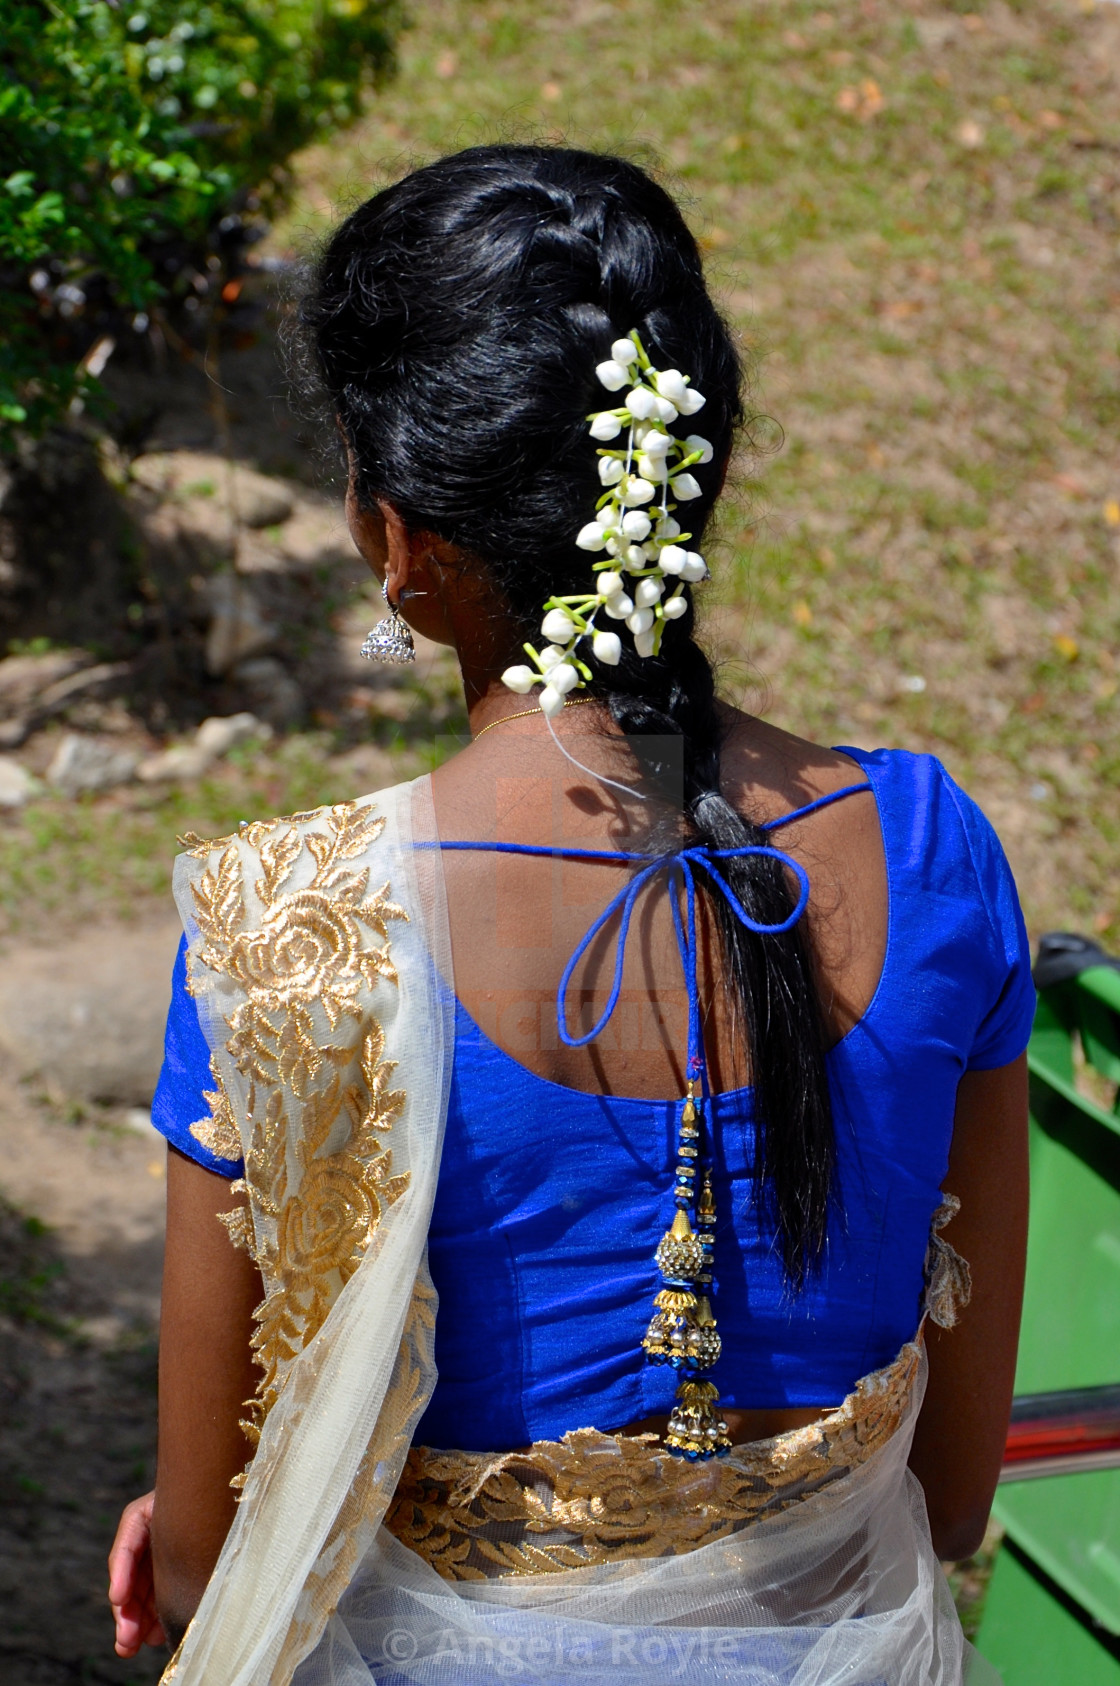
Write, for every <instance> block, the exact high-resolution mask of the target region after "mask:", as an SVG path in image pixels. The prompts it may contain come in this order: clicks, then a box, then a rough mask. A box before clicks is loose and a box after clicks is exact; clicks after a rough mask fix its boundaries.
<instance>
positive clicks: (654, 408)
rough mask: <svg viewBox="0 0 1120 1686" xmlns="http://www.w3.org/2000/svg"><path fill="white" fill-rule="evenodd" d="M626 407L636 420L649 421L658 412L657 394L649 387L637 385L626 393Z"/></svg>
mask: <svg viewBox="0 0 1120 1686" xmlns="http://www.w3.org/2000/svg"><path fill="white" fill-rule="evenodd" d="M626 408H627V409H628V410H629V412H630V414H631V415H632V416H633V417H634V419H635V420H636V421H649V419H650V417H651V416H656V415H657V414H658V403H657V394H656V393H655V392H650V391H649V389H648V388H647V387H644V386H636V387H634V388H633V390H632V391H630V392H628V393H627V394H626Z"/></svg>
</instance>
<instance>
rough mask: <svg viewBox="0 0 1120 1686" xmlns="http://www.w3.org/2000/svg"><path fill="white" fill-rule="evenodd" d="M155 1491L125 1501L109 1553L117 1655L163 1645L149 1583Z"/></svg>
mask: <svg viewBox="0 0 1120 1686" xmlns="http://www.w3.org/2000/svg"><path fill="white" fill-rule="evenodd" d="M154 1498H155V1494H154V1493H145V1494H144V1497H143V1498H142V1499H133V1501H132V1503H131V1504H130V1505H125V1507H124V1510H123V1511H122V1513H121V1519H120V1522H119V1523H118V1525H117V1537H116V1539H115V1540H114V1541H113V1547H112V1550H111V1551H110V1553H109V1603H110V1605H111V1606H112V1610H113V1620H114V1621H115V1622H116V1624H117V1643H116V1652H117V1656H118V1657H134V1656H135V1655H136V1653H137V1651H139V1649H140V1647H141V1646H142V1645H166V1644H167V1635H166V1634H165V1633H164V1631H163V1623H162V1622H161V1621H160V1619H159V1614H158V1612H157V1610H156V1604H155V1593H154V1590H153V1583H152V1501H153V1500H154Z"/></svg>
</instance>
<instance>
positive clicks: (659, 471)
mask: <svg viewBox="0 0 1120 1686" xmlns="http://www.w3.org/2000/svg"><path fill="white" fill-rule="evenodd" d="M636 466H637V470H638V473H639V474H640V475H641V476H642V477H643V479H646V480H652V481H653V482H654V483H655V484H656V483H660V482H661V481H662V480H667V479H668V478H669V468H668V465H667V463H666V461H665V458H664V457H651V456H647V455H646V453H645V451H640V452H639V453H638V461H637V465H636Z"/></svg>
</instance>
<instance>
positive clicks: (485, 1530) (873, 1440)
mask: <svg viewBox="0 0 1120 1686" xmlns="http://www.w3.org/2000/svg"><path fill="white" fill-rule="evenodd" d="M919 1363H920V1347H919V1345H918V1344H917V1343H916V1342H911V1343H910V1344H909V1345H907V1346H905V1347H903V1349H902V1351H901V1352H900V1354H899V1356H898V1357H897V1358H896V1359H895V1361H894V1362H893V1364H890V1365H888V1366H887V1367H886V1368H885V1369H882V1370H876V1371H874V1372H873V1373H872V1374H871V1375H869V1376H864V1377H863V1379H862V1380H861V1381H859V1382H858V1383H857V1384H856V1387H855V1390H854V1391H853V1392H852V1393H850V1394H849V1395H848V1397H847V1399H845V1400H844V1402H843V1404H842V1405H840V1406H838V1407H837V1409H836V1410H835V1411H833V1412H831V1413H830V1414H829V1415H828V1416H827V1417H824V1418H822V1419H821V1421H820V1422H818V1423H811V1424H810V1425H809V1426H808V1427H805V1428H799V1429H794V1430H792V1431H791V1432H790V1433H788V1434H781V1435H778V1436H777V1437H776V1438H774V1439H772V1440H760V1441H755V1442H753V1443H752V1444H750V1445H745V1446H736V1447H734V1448H733V1450H732V1451H731V1452H730V1453H729V1454H728V1456H727V1457H725V1458H718V1459H717V1458H714V1459H711V1460H710V1461H709V1462H706V1463H700V1462H697V1463H689V1462H688V1461H687V1460H685V1459H681V1458H675V1457H672V1456H670V1454H669V1453H668V1452H666V1451H665V1449H664V1447H663V1446H662V1445H661V1444H660V1442H659V1441H658V1440H657V1437H656V1435H652V1434H641V1435H622V1434H600V1433H599V1432H598V1431H597V1430H596V1429H590V1428H582V1429H577V1430H576V1431H575V1432H574V1433H572V1434H566V1435H565V1436H564V1438H563V1440H560V1441H538V1442H537V1443H536V1444H535V1445H533V1446H530V1447H529V1449H528V1450H527V1451H524V1452H506V1453H504V1454H502V1455H500V1456H498V1457H495V1456H493V1455H492V1454H489V1453H485V1452H454V1451H447V1452H441V1451H434V1450H432V1449H431V1448H429V1447H425V1446H414V1447H413V1449H412V1451H411V1452H410V1454H409V1457H408V1461H407V1463H406V1464H405V1467H404V1473H403V1475H402V1477H401V1481H400V1485H399V1486H398V1488H397V1492H396V1496H395V1497H394V1499H393V1503H392V1504H391V1506H390V1507H389V1511H388V1513H387V1515H386V1518H385V1526H386V1527H387V1528H388V1529H389V1531H390V1532H391V1533H392V1534H394V1535H395V1536H396V1538H397V1539H398V1540H400V1541H401V1543H402V1544H403V1545H406V1546H408V1547H409V1548H410V1549H411V1550H412V1551H415V1552H416V1553H417V1554H418V1555H419V1556H420V1557H422V1558H423V1559H424V1560H425V1562H426V1563H429V1564H430V1565H431V1566H432V1568H433V1569H435V1570H436V1571H437V1572H438V1573H439V1574H440V1575H442V1576H443V1578H444V1579H445V1580H449V1581H470V1580H486V1579H490V1578H491V1577H493V1576H495V1575H539V1574H542V1573H548V1572H550V1571H559V1570H565V1569H582V1568H587V1567H589V1566H591V1565H593V1564H599V1563H610V1562H614V1561H616V1560H617V1559H620V1558H631V1557H639V1558H649V1557H675V1556H678V1555H680V1554H681V1553H682V1552H686V1551H694V1550H696V1549H697V1548H698V1547H699V1546H704V1545H708V1544H710V1543H711V1542H712V1541H713V1540H719V1539H723V1538H724V1537H725V1536H726V1535H728V1534H733V1533H737V1532H739V1531H740V1530H741V1529H743V1528H748V1527H751V1526H753V1525H754V1524H755V1523H757V1522H760V1521H761V1520H762V1519H763V1518H765V1517H769V1516H774V1515H777V1514H779V1513H780V1512H782V1511H785V1510H788V1509H790V1507H791V1506H794V1505H797V1504H799V1503H801V1502H802V1501H803V1500H804V1499H806V1498H808V1497H810V1496H811V1495H812V1494H815V1493H819V1492H821V1491H822V1489H824V1488H826V1487H828V1486H830V1485H831V1484H832V1483H833V1482H834V1481H838V1480H839V1479H840V1478H841V1477H842V1476H844V1475H847V1474H848V1473H849V1472H850V1471H851V1470H853V1469H856V1468H858V1467H859V1466H860V1465H861V1464H863V1463H865V1462H866V1461H867V1459H868V1458H869V1457H871V1455H872V1454H873V1453H874V1452H875V1451H876V1450H877V1449H878V1448H879V1447H881V1446H883V1445H884V1444H885V1443H886V1442H887V1441H888V1440H889V1439H890V1438H891V1436H892V1435H893V1434H894V1433H895V1432H896V1430H897V1429H898V1427H899V1424H900V1422H901V1421H902V1417H903V1414H904V1412H905V1410H906V1407H907V1404H908V1402H909V1400H910V1397H911V1394H912V1391H913V1388H914V1385H915V1381H916V1378H917V1375H918V1368H919Z"/></svg>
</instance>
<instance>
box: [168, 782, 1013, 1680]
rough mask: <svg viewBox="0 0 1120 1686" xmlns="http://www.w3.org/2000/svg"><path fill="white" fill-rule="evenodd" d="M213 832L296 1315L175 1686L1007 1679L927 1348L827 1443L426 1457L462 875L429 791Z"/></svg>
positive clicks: (288, 1325) (280, 1253)
mask: <svg viewBox="0 0 1120 1686" xmlns="http://www.w3.org/2000/svg"><path fill="white" fill-rule="evenodd" d="M187 841H188V842H189V844H190V847H189V849H188V852H187V853H186V854H185V855H184V856H182V857H180V859H179V861H178V863H177V867H176V876H175V889H176V898H177V901H178V904H179V907H180V911H181V914H182V916H183V921H184V925H185V928H186V930H187V933H188V942H189V976H190V987H191V990H192V993H193V994H194V995H195V997H196V999H197V1001H198V1005H199V1016H200V1021H201V1023H202V1026H203V1029H204V1032H205V1034H206V1036H207V1040H208V1042H209V1045H210V1047H211V1050H212V1069H213V1073H214V1079H215V1088H214V1091H213V1093H212V1095H211V1096H210V1101H211V1107H212V1113H213V1116H212V1118H211V1119H210V1120H208V1121H207V1122H206V1123H204V1124H200V1125H198V1126H196V1127H195V1129H196V1133H198V1134H199V1136H200V1139H202V1140H204V1141H205V1142H206V1145H208V1146H210V1147H212V1149H213V1151H215V1152H217V1153H219V1154H220V1155H221V1156H223V1157H231V1158H236V1157H244V1160H245V1175H244V1179H243V1181H242V1184H241V1185H240V1186H241V1188H242V1191H243V1193H244V1196H245V1207H244V1209H243V1211H241V1212H239V1213H238V1214H236V1215H235V1216H234V1217H233V1219H231V1220H230V1224H229V1227H230V1232H231V1238H232V1239H233V1241H234V1242H235V1243H236V1244H238V1245H241V1246H244V1247H246V1248H247V1249H248V1250H249V1252H250V1253H251V1254H252V1256H253V1257H254V1258H255V1260H256V1261H257V1263H258V1265H259V1267H260V1269H261V1273H262V1277H263V1280H264V1286H265V1299H264V1301H263V1302H262V1304H261V1306H260V1307H259V1308H258V1311H257V1313H256V1322H257V1329H256V1333H255V1335H254V1348H255V1351H256V1355H257V1359H258V1362H259V1363H260V1365H261V1368H262V1381H261V1385H260V1388H259V1390H258V1395H257V1398H256V1400H255V1401H254V1402H253V1403H252V1406H251V1409H250V1414H249V1416H248V1418H247V1420H246V1425H245V1426H246V1429H247V1432H248V1433H249V1435H250V1438H252V1439H254V1440H256V1441H257V1445H256V1451H255V1454H254V1456H253V1458H252V1462H251V1463H250V1465H249V1467H248V1470H247V1473H246V1475H245V1477H244V1478H243V1489H242V1494H241V1501H240V1503H239V1506H238V1511H237V1515H236V1518H235V1521H234V1524H233V1526H232V1528H231V1530H230V1534H229V1537H228V1538H227V1540H226V1543H225V1546H224V1547H223V1550H222V1553H221V1556H220V1558H219V1561H218V1564H217V1567H216V1569H215V1571H214V1574H213V1576H212V1577H211V1580H210V1583H209V1585H208V1587H207V1589H206V1592H205V1594H204V1597H203V1599H202V1602H201V1604H200V1605H199V1608H198V1611H197V1613H196V1615H195V1617H194V1620H193V1621H192V1623H191V1625H190V1628H189V1629H188V1632H187V1635H186V1637H185V1639H184V1641H183V1644H182V1646H181V1647H180V1650H179V1652H178V1654H177V1656H176V1658H175V1659H174V1660H173V1662H172V1664H171V1665H169V1669H168V1671H167V1674H166V1675H165V1680H171V1679H173V1680H174V1681H175V1683H176V1686H288V1683H289V1682H294V1683H295V1686H328V1683H329V1686H371V1683H372V1682H374V1681H376V1682H378V1683H385V1686H388V1683H390V1682H391V1683H394V1686H395V1683H397V1682H401V1683H403V1682H406V1681H407V1682H415V1683H417V1686H420V1683H432V1686H436V1683H440V1686H473V1683H474V1682H476V1681H477V1682H480V1683H481V1682H482V1681H484V1680H485V1681H491V1680H493V1679H494V1678H495V1676H500V1677H508V1678H511V1679H516V1680H534V1681H541V1682H543V1683H547V1686H561V1683H565V1686H566V1683H568V1682H574V1681H576V1680H579V1681H588V1682H591V1681H594V1682H598V1681H600V1680H603V1681H605V1680H606V1679H607V1677H608V1676H609V1677H610V1678H611V1679H612V1680H617V1679H618V1677H619V1676H620V1675H622V1676H624V1677H626V1678H627V1679H631V1680H633V1681H634V1683H635V1686H638V1683H639V1682H640V1683H641V1686H647V1683H648V1686H655V1683H657V1686H661V1683H662V1682H665V1681H667V1680H674V1681H675V1680H680V1681H684V1682H688V1683H690V1686H691V1683H693V1682H695V1683H696V1686H701V1683H703V1686H708V1683H709V1682H712V1683H714V1682H716V1681H720V1682H728V1683H735V1686H763V1682H766V1683H770V1682H781V1683H782V1686H840V1683H841V1682H843V1683H844V1686H911V1683H912V1686H927V1683H928V1686H957V1683H958V1682H959V1681H961V1680H962V1679H963V1678H966V1677H967V1678H968V1679H970V1680H975V1681H977V1682H979V1681H980V1680H981V1679H985V1680H991V1679H994V1676H992V1675H991V1673H990V1671H989V1670H988V1669H987V1665H982V1664H981V1663H980V1661H979V1659H977V1658H975V1656H974V1655H973V1654H971V1653H970V1650H969V1648H968V1647H967V1645H966V1643H965V1641H964V1638H963V1635H962V1633H961V1630H960V1625H959V1623H958V1621H957V1619H956V1615H955V1613H954V1611H953V1608H952V1602H951V1599H950V1597H949V1593H948V1588H947V1586H946V1584H945V1580H944V1577H943V1575H942V1574H941V1571H940V1568H939V1566H938V1564H937V1562H936V1559H935V1557H934V1554H933V1548H932V1545H931V1543H930V1538H929V1529H928V1525H927V1523H926V1520H925V1511H924V1503H923V1500H922V1496H921V1492H920V1489H919V1488H918V1486H917V1483H916V1482H915V1481H914V1479H913V1477H912V1476H910V1475H909V1474H908V1472H907V1469H906V1457H907V1453H908V1449H909V1444H910V1439H911V1437H912V1434H913V1427H914V1421H915V1418H916V1414H917V1411H918V1409H919V1407H920V1403H921V1395H922V1390H923V1387H924V1355H923V1349H922V1347H921V1342H920V1335H919V1337H918V1339H917V1341H916V1343H915V1344H913V1345H911V1346H908V1347H906V1348H904V1349H903V1351H902V1353H901V1354H900V1355H899V1357H898V1359H897V1360H896V1361H895V1363H894V1364H893V1365H891V1366H889V1367H888V1368H887V1369H886V1370H884V1371H880V1372H878V1373H876V1375H874V1376H871V1377H867V1378H864V1380H863V1381H862V1382H861V1383H860V1384H859V1386H858V1387H857V1389H856V1391H855V1393H853V1394H852V1395H851V1396H850V1398H849V1400H847V1401H845V1404H844V1406H842V1407H841V1408H840V1409H839V1410H838V1411H837V1412H834V1413H832V1414H831V1415H830V1417H829V1418H827V1419H825V1421H824V1422H823V1423H822V1424H820V1425H813V1427H812V1428H811V1429H808V1430H798V1431H796V1433H795V1434H793V1435H785V1436H781V1437H779V1438H778V1439H776V1440H774V1441H769V1442H764V1443H760V1444H759V1445H756V1446H753V1447H737V1448H735V1449H734V1451H733V1452H732V1453H731V1454H730V1456H729V1457H728V1458H727V1459H725V1460H720V1461H719V1462H718V1463H714V1464H711V1465H699V1466H694V1465H688V1464H683V1465H682V1464H680V1463H679V1462H678V1461H676V1460H673V1459H671V1458H670V1457H669V1456H668V1455H667V1454H666V1453H665V1452H664V1450H663V1449H662V1448H660V1447H659V1446H658V1445H657V1444H656V1443H655V1442H653V1441H652V1440H651V1438H650V1437H646V1436H638V1437H627V1436H618V1435H602V1434H598V1433H597V1432H596V1431H595V1430H592V1429H588V1430H581V1431H579V1433H578V1434H576V1435H568V1436H566V1437H565V1439H564V1441H563V1442H561V1443H557V1445H555V1446H536V1447H531V1448H529V1449H528V1450H527V1451H526V1452H524V1453H517V1454H504V1455H502V1456H498V1455H495V1457H493V1458H483V1457H480V1456H479V1455H476V1454H461V1453H454V1452H439V1451H431V1450H428V1449H424V1448H416V1449H414V1450H413V1452H412V1456H411V1457H410V1456H409V1454H410V1447H411V1442H412V1437H413V1434H414V1432H415V1429H416V1425H417V1423H418V1422H419V1420H420V1417H421V1415H422V1413H423V1411H424V1408H425V1406H426V1405H427V1402H428V1400H429V1399H430V1397H431V1393H432V1390H433V1387H434V1384H435V1365H434V1360H433V1333H434V1327H435V1317H436V1312H437V1307H436V1303H435V1294H434V1290H433V1289H432V1285H431V1281H430V1278H429V1276H428V1272H427V1266H426V1257H425V1248H426V1239H427V1231H428V1224H429V1219H430V1214H431V1209H432V1202H433V1199H434V1194H435V1186H436V1179H437V1176H438V1171H439V1161H440V1153H441V1148H442V1139H443V1129H444V1122H445V1116H446V1110H447V1096H448V1086H449V1079H450V1068H451V1059H452V1054H453V1009H454V989H453V974H452V969H451V950H450V942H449V938H448V928H447V917H446V908H445V905H444V899H443V885H442V872H441V868H440V861H439V852H438V849H437V848H434V847H420V848H418V847H417V844H434V843H435V842H437V841H438V839H437V836H436V829H435V821H434V812H433V808H432V802H431V793H430V787H429V783H428V781H427V780H426V779H420V780H417V781H415V782H414V783H413V784H408V785H402V786H396V787H393V788H392V789H390V790H387V791H383V792H380V793H378V794H377V795H375V796H373V797H369V798H363V799H361V800H359V801H356V802H351V803H347V804H344V805H341V806H339V807H335V808H326V809H320V810H317V811H315V812H314V813H309V814H298V815H294V816H291V817H290V818H287V819H279V820H273V821H268V822H265V823H262V824H256V825H250V826H243V827H242V828H241V831H240V832H239V833H238V835H237V836H235V837H230V838H225V839H220V840H218V841H217V842H212V843H210V842H203V841H202V840H199V839H193V838H192V839H189V840H187ZM939 1245H940V1248H941V1251H940V1253H939V1254H938V1258H939V1259H940V1262H941V1266H942V1268H940V1269H939V1270H938V1272H937V1282H938V1287H937V1292H936V1293H935V1295H934V1298H935V1299H937V1298H938V1296H940V1299H941V1300H942V1301H943V1302H944V1303H946V1304H947V1303H948V1299H949V1298H951V1295H949V1296H947V1292H946V1289H945V1283H946V1281H947V1277H946V1270H945V1268H944V1267H945V1265H946V1263H947V1261H948V1258H949V1255H948V1254H947V1252H946V1251H945V1249H944V1244H943V1243H939ZM959 1285H960V1283H959V1282H958V1286H959ZM933 1314H934V1315H935V1316H937V1315H938V1313H937V1310H936V1309H935V1310H934V1313H933ZM387 1518H388V1525H386V1519H387ZM969 1671H971V1672H969Z"/></svg>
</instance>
